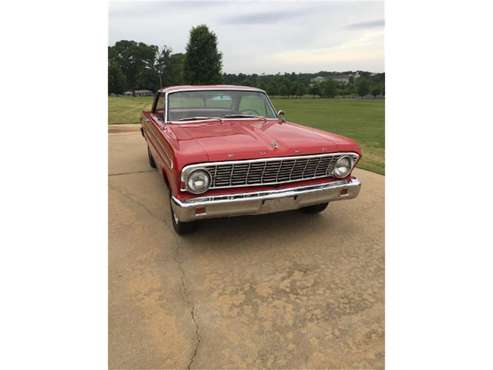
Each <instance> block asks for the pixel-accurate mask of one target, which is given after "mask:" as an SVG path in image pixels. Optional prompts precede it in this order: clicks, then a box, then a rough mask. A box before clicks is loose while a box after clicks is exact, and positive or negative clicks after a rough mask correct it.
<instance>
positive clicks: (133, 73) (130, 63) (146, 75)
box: [108, 40, 159, 91]
mask: <svg viewBox="0 0 493 370" xmlns="http://www.w3.org/2000/svg"><path fill="white" fill-rule="evenodd" d="M157 50H158V47H157V46H155V45H147V44H144V43H143V42H139V43H137V42H135V41H128V40H121V41H118V42H117V43H115V45H114V46H112V47H110V48H109V50H108V57H109V59H110V61H111V62H116V63H117V64H118V65H119V66H120V67H121V70H122V72H123V74H124V75H125V78H126V80H127V88H128V89H130V90H132V91H134V90H136V89H139V88H150V89H153V90H154V89H155V87H156V86H158V85H159V80H157V82H156V81H154V79H153V78H152V75H153V74H154V75H155V72H154V71H153V66H154V61H155V59H156V53H157ZM149 70H151V71H150V72H149ZM155 77H156V78H157V76H155Z"/></svg>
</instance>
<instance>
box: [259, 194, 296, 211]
mask: <svg viewBox="0 0 493 370" xmlns="http://www.w3.org/2000/svg"><path fill="white" fill-rule="evenodd" d="M293 208H296V201H295V200H294V197H283V198H274V199H266V200H264V202H263V204H262V211H263V212H282V211H287V210H290V209H293Z"/></svg>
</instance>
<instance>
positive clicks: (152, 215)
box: [108, 184, 168, 226]
mask: <svg viewBox="0 0 493 370" xmlns="http://www.w3.org/2000/svg"><path fill="white" fill-rule="evenodd" d="M108 187H109V188H110V189H112V190H114V191H116V192H117V193H119V194H120V195H122V196H123V197H125V198H126V199H128V200H130V201H132V202H133V203H135V204H137V205H138V206H139V207H141V208H143V209H144V210H145V211H146V212H147V213H148V214H149V215H150V216H151V217H152V218H154V219H156V220H158V221H159V222H162V223H163V224H165V225H166V226H168V223H167V222H166V221H165V220H163V219H162V218H161V217H159V216H157V215H155V214H154V213H153V212H152V211H151V210H150V209H149V208H148V207H147V206H146V205H145V204H144V203H142V202H140V201H138V200H137V199H135V198H134V197H133V196H131V195H130V193H128V192H125V191H122V190H121V189H119V188H117V187H115V186H112V185H109V184H108Z"/></svg>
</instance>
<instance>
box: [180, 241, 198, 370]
mask: <svg viewBox="0 0 493 370" xmlns="http://www.w3.org/2000/svg"><path fill="white" fill-rule="evenodd" d="M177 241H178V240H177ZM175 262H176V264H177V266H178V269H179V270H180V273H181V277H180V280H181V292H182V296H183V300H184V301H185V302H186V304H187V305H188V306H190V307H191V309H190V316H191V318H192V322H193V325H194V326H195V345H194V348H193V351H192V355H191V357H190V360H189V361H188V365H187V370H190V369H191V368H192V365H193V363H194V361H195V358H196V357H197V352H198V350H199V346H200V342H201V338H200V326H199V323H198V313H197V306H195V304H194V303H193V301H192V298H191V294H190V290H189V289H188V287H187V284H186V273H185V269H184V268H183V261H181V259H180V247H179V241H178V243H177V246H176V253H175Z"/></svg>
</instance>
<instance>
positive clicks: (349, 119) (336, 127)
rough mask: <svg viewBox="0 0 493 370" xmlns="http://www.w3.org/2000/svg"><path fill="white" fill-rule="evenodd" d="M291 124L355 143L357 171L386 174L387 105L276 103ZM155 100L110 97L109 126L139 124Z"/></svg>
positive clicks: (317, 101)
mask: <svg viewBox="0 0 493 370" xmlns="http://www.w3.org/2000/svg"><path fill="white" fill-rule="evenodd" d="M272 102H273V103H274V105H275V107H276V109H282V110H284V112H285V113H286V119H287V120H289V121H293V122H297V123H301V124H304V125H307V126H311V127H316V128H319V129H322V130H326V131H332V132H335V133H337V134H340V135H344V136H347V137H350V138H352V139H354V140H356V141H357V142H358V143H359V144H360V145H361V148H362V150H363V157H362V158H361V160H360V162H359V164H358V167H360V168H364V169H367V170H370V171H373V172H376V173H379V174H382V175H383V174H385V101H384V100H380V99H379V100H356V99H355V100H352V99H273V100H272ZM151 104H152V97H109V102H108V122H109V123H110V124H118V123H138V122H139V120H140V114H141V113H142V111H143V110H147V109H150V108H151Z"/></svg>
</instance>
